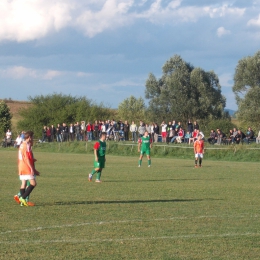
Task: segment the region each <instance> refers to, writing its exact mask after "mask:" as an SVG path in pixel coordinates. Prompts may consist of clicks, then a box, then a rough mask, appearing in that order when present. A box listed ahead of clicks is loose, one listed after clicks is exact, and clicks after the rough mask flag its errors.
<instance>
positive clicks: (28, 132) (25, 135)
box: [24, 131, 33, 139]
mask: <svg viewBox="0 0 260 260" xmlns="http://www.w3.org/2000/svg"><path fill="white" fill-rule="evenodd" d="M29 137H33V131H27V132H25V134H24V138H25V139H27V138H29Z"/></svg>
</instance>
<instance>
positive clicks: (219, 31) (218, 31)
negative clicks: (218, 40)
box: [217, 27, 231, 37]
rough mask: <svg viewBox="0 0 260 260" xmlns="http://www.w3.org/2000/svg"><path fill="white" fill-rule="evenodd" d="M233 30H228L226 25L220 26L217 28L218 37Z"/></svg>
mask: <svg viewBox="0 0 260 260" xmlns="http://www.w3.org/2000/svg"><path fill="white" fill-rule="evenodd" d="M230 33H231V32H230V31H229V30H226V29H225V28H224V27H219V28H218V29H217V35H218V37H222V36H224V35H227V34H230Z"/></svg>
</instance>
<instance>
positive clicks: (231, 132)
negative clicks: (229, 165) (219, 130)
mask: <svg viewBox="0 0 260 260" xmlns="http://www.w3.org/2000/svg"><path fill="white" fill-rule="evenodd" d="M232 140H233V130H232V129H230V130H229V133H228V137H227V139H226V142H225V143H226V144H231V142H232Z"/></svg>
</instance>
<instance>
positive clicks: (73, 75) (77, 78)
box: [0, 0, 260, 110]
mask: <svg viewBox="0 0 260 260" xmlns="http://www.w3.org/2000/svg"><path fill="white" fill-rule="evenodd" d="M0 17H1V23H0V81H1V83H0V84H1V94H0V98H12V99H14V100H28V96H36V95H41V94H42V95H47V94H53V93H54V92H56V93H63V94H70V95H72V96H86V97H87V98H89V99H92V100H93V101H95V102H97V103H100V102H103V103H104V104H105V105H108V106H111V107H113V108H117V106H118V104H119V103H121V102H122V101H123V100H124V99H126V98H128V97H130V95H134V96H135V97H137V98H139V97H140V96H141V97H144V90H145V81H146V79H147V78H148V74H149V73H153V74H154V75H156V77H158V78H159V77H161V75H162V66H163V64H164V63H165V62H166V61H167V60H168V59H169V58H170V57H172V56H173V55H175V54H178V55H180V56H181V57H182V58H183V59H184V60H185V61H187V62H190V63H191V64H192V65H193V66H195V67H201V68H203V69H204V70H206V71H210V70H214V71H215V73H217V75H218V76H219V79H220V84H221V86H222V93H223V94H224V95H225V97H226V98H227V106H226V107H227V108H229V109H234V110H235V109H236V108H237V106H236V102H235V98H234V95H233V92H232V85H233V75H234V72H235V68H236V65H237V63H238V61H239V60H240V59H241V58H243V57H245V56H249V55H254V54H255V53H256V52H257V51H258V50H259V49H260V0H256V1H250V0H237V1H236V0H227V1H220V0H212V1H211V0H197V1H194V0H149V1H148V0H89V1H88V0H85V1H82V0H33V1H32V0H23V1H20V0H1V2H0Z"/></svg>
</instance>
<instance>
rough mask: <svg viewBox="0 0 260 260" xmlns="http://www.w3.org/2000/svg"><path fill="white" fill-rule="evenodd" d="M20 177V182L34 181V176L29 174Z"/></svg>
mask: <svg viewBox="0 0 260 260" xmlns="http://www.w3.org/2000/svg"><path fill="white" fill-rule="evenodd" d="M19 176H20V181H28V180H34V179H35V176H34V175H31V174H26V175H19Z"/></svg>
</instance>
